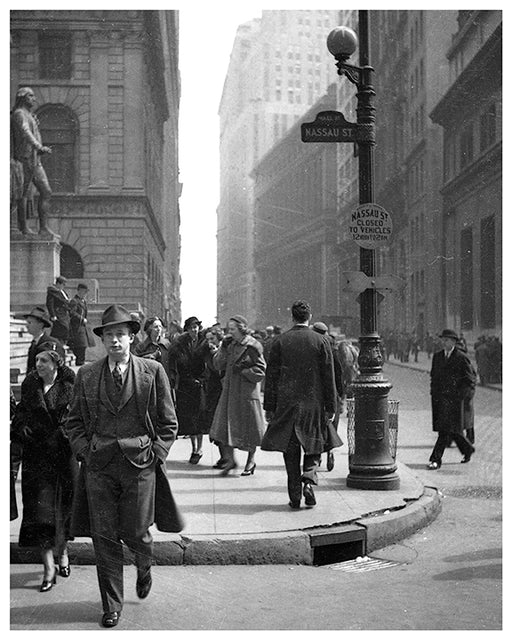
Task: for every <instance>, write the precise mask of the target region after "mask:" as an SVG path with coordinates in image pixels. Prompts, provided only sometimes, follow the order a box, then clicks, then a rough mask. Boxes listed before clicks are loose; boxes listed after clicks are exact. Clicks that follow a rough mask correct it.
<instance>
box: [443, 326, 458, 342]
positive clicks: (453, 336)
mask: <svg viewBox="0 0 512 640" xmlns="http://www.w3.org/2000/svg"><path fill="white" fill-rule="evenodd" d="M439 337H440V338H451V339H452V340H458V339H459V336H458V335H457V333H456V332H455V331H454V330H453V329H443V332H442V333H441V334H439Z"/></svg>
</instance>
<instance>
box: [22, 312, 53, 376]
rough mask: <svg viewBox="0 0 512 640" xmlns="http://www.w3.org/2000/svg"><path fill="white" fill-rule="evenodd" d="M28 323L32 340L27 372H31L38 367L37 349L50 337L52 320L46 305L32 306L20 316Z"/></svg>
mask: <svg viewBox="0 0 512 640" xmlns="http://www.w3.org/2000/svg"><path fill="white" fill-rule="evenodd" d="M18 317H21V318H23V319H24V320H25V322H26V323H27V331H28V332H29V333H30V335H31V336H32V338H33V339H32V342H31V343H30V347H29V348H28V354H27V366H26V373H27V374H29V373H30V372H31V371H34V369H35V368H36V351H37V348H38V346H39V345H40V344H42V343H43V342H46V341H47V340H48V338H49V337H50V331H49V329H51V328H52V321H51V320H50V315H49V313H48V311H47V310H46V307H44V306H43V305H39V306H37V307H32V309H31V310H30V312H29V313H25V314H21V315H20V316H18Z"/></svg>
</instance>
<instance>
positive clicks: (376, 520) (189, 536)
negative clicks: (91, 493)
mask: <svg viewBox="0 0 512 640" xmlns="http://www.w3.org/2000/svg"><path fill="white" fill-rule="evenodd" d="M339 431H340V434H341V437H342V439H343V440H344V441H345V444H344V445H343V447H340V448H339V449H336V450H335V451H334V456H335V467H334V469H333V470H332V471H331V472H327V470H326V468H325V466H324V465H325V462H326V456H323V459H322V467H321V469H320V472H319V486H318V487H317V488H316V489H315V493H316V497H317V505H316V507H314V508H312V509H306V508H305V507H303V508H301V509H300V510H298V511H292V510H291V509H290V508H289V507H288V494H287V490H286V472H285V469H284V464H283V458H282V455H281V454H280V453H274V452H266V451H260V450H258V451H257V454H256V462H257V467H256V471H255V473H254V475H252V476H247V477H241V476H240V475H239V473H240V471H241V469H242V468H243V464H244V462H245V454H244V453H243V452H237V457H238V464H239V465H240V466H239V469H238V470H237V471H236V472H235V475H231V476H228V477H221V476H220V474H219V471H218V470H216V469H212V465H213V464H214V463H215V462H216V460H217V458H218V450H217V448H216V447H215V446H214V445H212V444H210V442H209V441H208V438H207V437H205V441H204V445H205V446H204V448H203V452H204V453H203V457H202V459H201V460H200V463H199V464H198V465H197V466H194V465H191V464H190V463H189V462H188V458H189V456H190V442H189V440H188V439H184V438H180V439H178V440H177V442H176V443H175V444H174V445H173V447H172V449H171V451H170V454H169V457H168V459H167V470H168V475H169V478H170V481H171V486H172V489H173V493H174V496H175V498H176V501H177V503H178V505H179V506H180V508H181V510H182V513H183V516H184V518H185V521H186V525H185V529H184V530H183V531H182V532H181V533H180V534H167V533H161V532H159V531H156V530H154V531H153V534H154V540H155V562H156V564H162V565H181V564H184V565H187V564H189V565H190V564H194V565H198V564H308V565H311V564H316V563H317V559H318V554H319V552H320V551H319V548H320V547H324V550H326V549H327V546H330V550H329V553H331V552H332V553H337V552H340V553H343V548H345V550H348V549H349V548H350V549H351V550H352V557H356V556H357V555H364V554H365V553H370V552H371V551H372V550H375V549H378V548H381V547H383V546H386V545H388V544H391V543H393V542H395V541H397V540H400V539H403V538H405V537H407V536H409V535H411V534H412V533H413V532H414V531H416V530H418V529H419V528H422V527H424V526H426V525H427V524H429V523H430V522H431V521H432V520H434V519H435V518H436V516H437V515H438V513H439V511H440V508H441V506H440V499H439V497H438V494H437V491H436V490H435V489H432V488H425V487H424V486H423V484H422V482H420V481H419V479H418V478H417V477H416V476H415V475H414V474H413V473H412V472H411V471H410V470H409V469H408V468H407V467H406V466H405V465H403V464H401V463H398V475H399V477H400V488H399V489H397V490H394V491H368V490H360V489H351V488H347V486H346V476H347V474H348V454H347V445H346V416H342V418H341V420H340V423H339ZM17 500H18V510H19V511H21V504H22V502H21V488H20V480H19V479H18V483H17ZM20 522H21V518H20V517H19V518H18V519H17V520H15V521H13V522H11V529H10V538H11V562H12V563H38V562H39V553H38V550H37V549H34V550H32V549H20V548H19V547H18V544H17V542H18V532H19V526H20ZM326 545H327V546H326ZM350 545H351V546H350ZM70 557H71V562H72V563H73V564H94V553H93V549H92V543H91V540H90V539H89V538H77V539H75V540H74V541H73V542H71V543H70ZM338 559H339V558H338ZM345 559H346V558H345Z"/></svg>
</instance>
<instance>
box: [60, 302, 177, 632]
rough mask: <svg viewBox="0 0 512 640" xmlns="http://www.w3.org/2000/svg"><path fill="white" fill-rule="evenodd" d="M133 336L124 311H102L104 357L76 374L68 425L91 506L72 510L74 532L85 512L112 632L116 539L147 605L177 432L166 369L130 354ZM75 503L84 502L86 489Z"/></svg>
mask: <svg viewBox="0 0 512 640" xmlns="http://www.w3.org/2000/svg"><path fill="white" fill-rule="evenodd" d="M138 330H139V323H138V322H135V321H133V320H132V318H131V316H130V314H129V312H128V311H127V310H126V309H125V308H124V307H122V306H118V305H112V306H110V307H108V308H107V309H106V310H105V312H104V313H103V317H102V324H101V326H99V327H96V328H95V329H93V331H94V333H96V335H98V336H100V337H101V339H102V341H103V344H104V345H105V349H106V351H107V357H105V358H103V359H101V360H98V361H96V362H94V363H91V364H86V365H84V366H83V367H81V368H80V369H79V370H78V374H77V379H76V384H75V389H74V394H73V400H72V402H71V406H70V411H69V415H68V420H67V424H66V430H67V433H68V435H69V440H70V444H71V447H72V449H73V452H74V453H75V455H76V456H77V458H78V459H79V460H80V461H81V462H82V465H81V476H82V479H83V481H84V482H85V494H86V497H87V503H88V504H84V503H83V502H82V503H81V504H80V500H78V501H77V502H76V503H75V510H76V511H77V512H78V513H77V514H75V517H74V520H75V524H74V525H73V526H72V529H73V531H72V533H73V534H74V535H78V536H79V535H89V534H88V532H87V526H86V525H80V524H76V521H79V520H80V516H81V515H83V513H82V510H87V507H88V517H89V524H90V535H92V539H93V544H94V550H95V553H96V564H97V573H98V582H99V587H100V592H101V599H102V604H103V611H104V614H103V618H102V624H103V626H104V627H114V626H116V625H117V623H118V621H119V617H120V613H121V610H122V608H123V549H122V543H121V540H122V541H124V542H125V543H126V545H127V546H128V547H129V549H130V550H131V551H132V552H133V553H134V555H135V564H136V566H137V584H136V591H137V595H138V597H139V598H145V597H146V596H147V595H148V593H149V591H150V589H151V563H152V558H153V539H152V536H151V533H150V532H149V527H150V526H151V525H152V524H153V522H155V521H156V523H157V526H158V527H159V528H164V527H160V526H159V524H158V518H159V514H158V506H157V507H156V509H155V499H156V500H157V501H158V499H159V498H158V490H157V491H155V486H157V487H158V486H161V483H160V484H158V483H159V479H158V476H159V474H160V476H161V474H162V473H163V470H162V468H161V465H164V464H165V460H166V458H167V454H168V452H169V449H170V447H171V444H172V443H173V441H174V440H175V438H176V433H177V431H178V424H177V420H176V414H175V411H174V405H173V401H172V397H171V390H170V386H169V380H168V378H167V374H166V372H165V370H164V368H163V367H162V365H161V364H160V363H159V362H156V361H154V360H147V359H144V358H138V357H137V356H134V355H133V354H131V353H130V344H131V342H132V340H133V335H134V334H135V333H137V331H138ZM160 480H161V478H160ZM163 486H164V489H165V487H166V488H167V492H168V493H169V497H170V500H171V501H170V502H168V503H167V504H163V505H162V506H163V507H164V509H167V510H168V511H169V512H170V511H172V509H173V508H174V504H173V503H172V494H170V491H169V487H168V485H166V483H165V482H164V484H163ZM155 494H156V495H155ZM77 496H78V497H81V498H82V500H83V496H84V491H83V487H82V489H81V488H80V487H79V488H78V490H77ZM178 524H179V523H178ZM81 526H82V527H84V530H82V529H81ZM165 530H168V531H169V530H171V531H172V530H174V531H179V530H180V527H179V526H176V527H174V528H173V526H172V523H171V526H170V527H168V528H165Z"/></svg>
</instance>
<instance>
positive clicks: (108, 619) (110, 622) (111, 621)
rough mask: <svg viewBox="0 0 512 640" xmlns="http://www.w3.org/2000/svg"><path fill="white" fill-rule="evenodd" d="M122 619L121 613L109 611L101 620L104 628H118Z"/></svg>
mask: <svg viewBox="0 0 512 640" xmlns="http://www.w3.org/2000/svg"><path fill="white" fill-rule="evenodd" d="M120 617H121V612H120V611H107V612H106V613H104V614H103V617H102V618H101V624H102V625H103V626H104V627H116V626H117V623H118V622H119V618H120Z"/></svg>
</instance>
